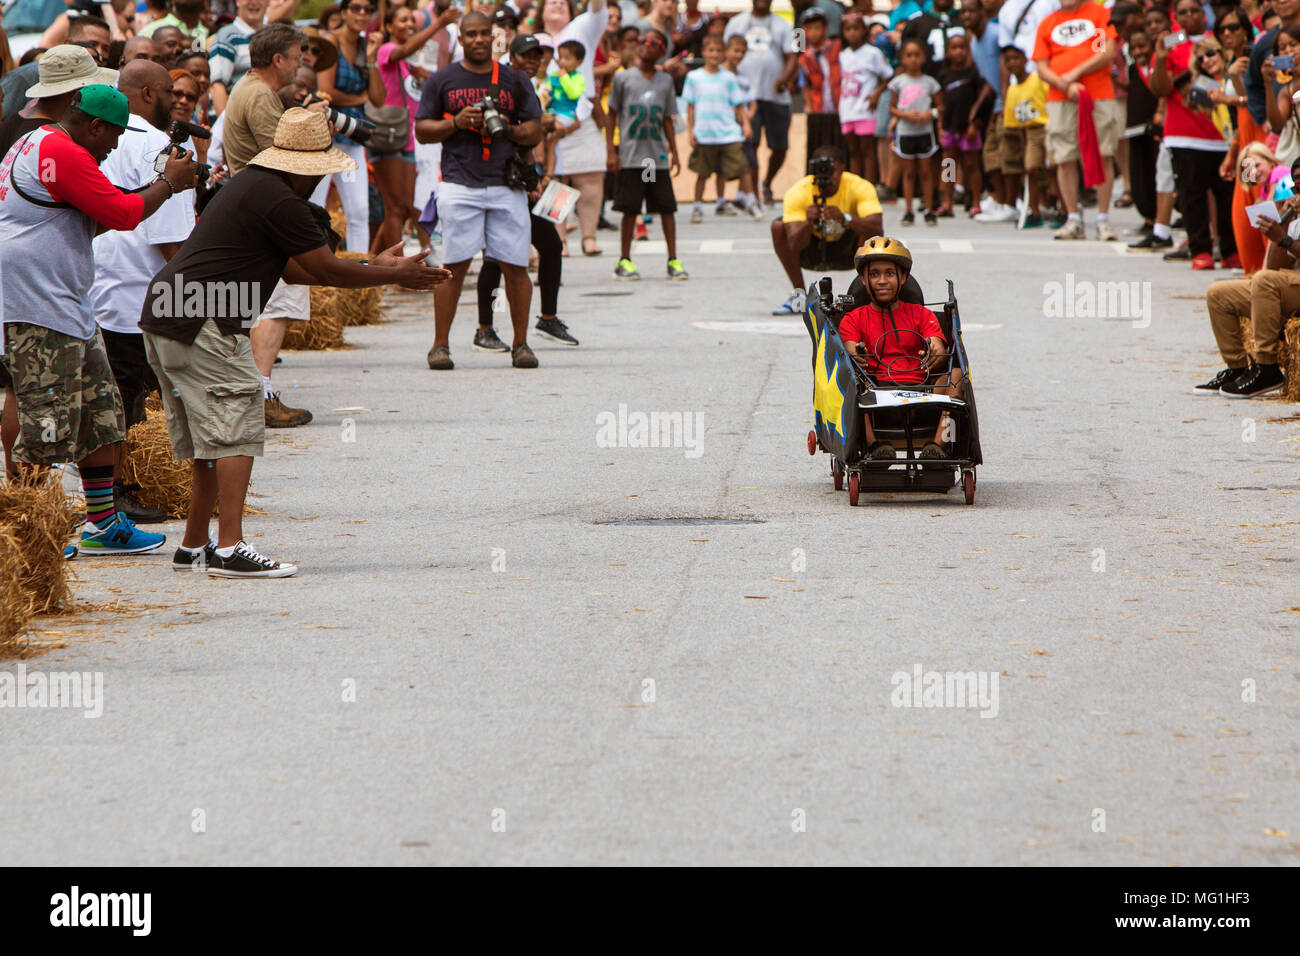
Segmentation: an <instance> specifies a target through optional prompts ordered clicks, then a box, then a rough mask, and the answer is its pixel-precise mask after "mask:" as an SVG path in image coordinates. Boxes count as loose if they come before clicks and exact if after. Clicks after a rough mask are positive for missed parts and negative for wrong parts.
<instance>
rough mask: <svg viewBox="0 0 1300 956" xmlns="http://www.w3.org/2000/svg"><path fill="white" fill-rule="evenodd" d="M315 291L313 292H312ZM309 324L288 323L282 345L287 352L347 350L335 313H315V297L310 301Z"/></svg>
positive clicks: (341, 322)
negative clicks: (311, 306)
mask: <svg viewBox="0 0 1300 956" xmlns="http://www.w3.org/2000/svg"><path fill="white" fill-rule="evenodd" d="M314 291H315V290H313V292H314ZM312 304H313V308H312V310H311V321H310V322H290V323H289V327H288V329H287V330H286V331H285V333H284V344H283V345H281V346H280V347H281V348H283V349H288V350H289V351H302V350H316V351H320V350H323V349H342V348H347V342H345V341H344V340H343V321H342V320H341V319H340V318H339V316H338V313H337V312H335V311H332V310H331V311H325V312H320V313H317V311H316V309H315V308H314V306H315V297H314V296H313V299H312Z"/></svg>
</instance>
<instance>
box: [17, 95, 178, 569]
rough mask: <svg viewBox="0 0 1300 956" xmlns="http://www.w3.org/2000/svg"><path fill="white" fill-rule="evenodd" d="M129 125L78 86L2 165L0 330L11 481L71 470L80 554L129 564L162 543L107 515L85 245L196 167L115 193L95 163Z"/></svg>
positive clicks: (104, 441)
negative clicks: (82, 509) (77, 480)
mask: <svg viewBox="0 0 1300 956" xmlns="http://www.w3.org/2000/svg"><path fill="white" fill-rule="evenodd" d="M130 115H131V113H130V107H129V106H128V104H127V99H126V97H125V96H123V95H122V94H121V93H120V92H118V91H117V90H115V89H113V88H112V87H111V86H105V85H104V84H102V83H93V84H91V85H89V86H85V87H82V89H81V90H80V91H79V92H78V93H77V95H76V96H75V97H74V98H73V101H72V105H71V106H69V107H68V109H67V111H66V112H65V113H64V114H63V118H62V119H61V120H60V121H59V122H58V123H53V124H50V125H48V126H42V127H41V128H40V129H37V130H33V131H32V132H30V133H28V134H27V135H26V136H24V137H23V138H22V139H20V140H18V141H17V142H16V143H14V145H13V148H11V149H10V150H9V153H8V154H7V155H6V156H5V158H4V161H3V163H0V248H3V249H4V261H3V263H2V264H0V268H2V269H3V277H2V280H3V281H0V330H2V333H3V343H4V349H3V352H4V355H3V362H4V365H5V369H6V371H8V372H9V374H10V376H11V377H12V379H13V391H14V395H15V398H16V405H17V409H18V426H19V430H18V439H17V442H16V444H15V445H14V448H13V452H12V458H13V462H12V470H11V478H16V477H31V476H32V475H33V473H34V472H35V473H37V474H39V472H40V471H42V470H43V469H44V468H45V467H47V466H49V465H55V464H61V463H63V462H68V461H75V462H76V463H77V467H78V469H79V470H80V472H81V481H82V488H83V489H84V491H85V494H86V527H85V529H84V530H83V531H82V533H81V549H82V551H83V552H85V553H89V554H139V553H142V552H145V551H154V550H156V549H158V548H160V547H162V545H163V542H164V541H165V540H166V539H165V537H164V536H163V535H161V534H149V533H146V532H143V531H140V530H139V529H137V528H136V526H135V525H134V523H132V522H131V520H130V519H129V518H127V516H126V515H124V514H121V513H120V512H118V511H117V510H116V508H115V506H114V501H113V463H114V460H115V458H116V448H115V446H116V445H117V443H119V442H121V441H122V439H123V438H124V437H125V434H124V432H125V429H124V427H123V424H124V422H123V413H122V402H121V399H120V397H119V396H118V391H117V386H116V385H115V384H114V382H113V373H112V371H111V369H110V368H109V363H108V357H107V355H106V354H105V352H104V340H103V337H102V336H101V335H100V333H99V329H98V326H97V325H96V324H95V316H94V311H93V309H92V308H91V305H90V286H91V282H92V281H93V280H94V274H95V266H94V254H93V252H92V251H91V244H90V242H91V239H93V238H94V236H95V234H96V233H97V232H99V231H101V230H105V229H121V230H128V229H134V228H135V227H136V226H138V225H139V224H140V222H141V220H143V219H145V218H147V217H149V216H151V215H153V213H154V212H155V211H156V210H157V209H158V207H159V206H161V205H162V203H163V201H164V200H166V199H167V198H168V197H169V196H171V195H173V194H175V193H177V192H180V191H181V190H184V189H192V188H193V187H194V185H195V181H196V179H197V167H196V166H195V164H194V160H193V158H192V157H191V156H190V155H189V154H188V153H184V152H180V151H177V152H175V153H173V154H172V155H170V156H168V157H167V161H166V164H165V166H164V167H163V171H162V173H160V174H159V176H158V178H157V179H156V180H155V181H154V182H152V183H151V184H149V185H148V186H146V187H145V188H144V189H142V190H140V191H139V192H135V193H123V192H121V191H120V190H118V189H117V187H116V186H114V185H113V184H112V183H110V182H109V181H108V179H107V178H106V177H105V176H104V174H103V173H102V172H101V171H100V169H99V164H100V163H102V162H103V161H104V160H105V159H106V158H107V157H108V154H109V153H110V152H112V151H113V149H114V147H115V146H116V145H117V140H118V137H119V136H121V135H122V131H123V130H124V129H126V128H128V120H129V119H130ZM24 466H27V467H24ZM33 466H35V467H33Z"/></svg>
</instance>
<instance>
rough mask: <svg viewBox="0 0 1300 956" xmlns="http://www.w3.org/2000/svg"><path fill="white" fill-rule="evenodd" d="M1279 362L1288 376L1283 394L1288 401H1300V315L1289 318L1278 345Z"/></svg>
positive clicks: (1279, 365)
mask: <svg viewBox="0 0 1300 956" xmlns="http://www.w3.org/2000/svg"><path fill="white" fill-rule="evenodd" d="M1277 364H1278V367H1280V368H1281V369H1282V373H1283V374H1284V375H1285V376H1286V385H1285V387H1284V388H1283V390H1282V396H1283V398H1285V399H1286V400H1287V401H1288V402H1300V316H1293V317H1292V318H1290V319H1288V320H1287V322H1286V325H1285V326H1284V327H1283V332H1282V341H1281V342H1279V343H1278V347H1277Z"/></svg>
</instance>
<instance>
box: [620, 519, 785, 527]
mask: <svg viewBox="0 0 1300 956" xmlns="http://www.w3.org/2000/svg"><path fill="white" fill-rule="evenodd" d="M596 524H603V525H618V526H620V527H626V526H628V525H636V526H638V527H639V526H641V525H646V526H650V527H661V526H663V525H670V526H681V525H692V526H693V525H699V524H766V522H765V521H763V519H761V518H623V519H619V520H617V521H597V522H596Z"/></svg>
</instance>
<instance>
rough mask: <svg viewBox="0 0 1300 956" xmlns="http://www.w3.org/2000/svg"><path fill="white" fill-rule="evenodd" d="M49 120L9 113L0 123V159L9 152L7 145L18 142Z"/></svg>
mask: <svg viewBox="0 0 1300 956" xmlns="http://www.w3.org/2000/svg"><path fill="white" fill-rule="evenodd" d="M49 122H50V121H49V120H48V119H40V118H37V119H28V118H27V117H26V116H19V115H18V114H17V113H11V114H9V115H8V116H6V117H5V118H4V122H3V123H0V159H3V158H4V156H5V154H6V153H8V152H9V147H10V146H12V145H13V144H14V143H16V142H18V141H19V140H20V139H22V138H23V137H24V136H26V135H27V134H28V133H30V132H31V131H32V130H34V129H40V128H41V127H42V126H45V125H47V124H48V123H49Z"/></svg>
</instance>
